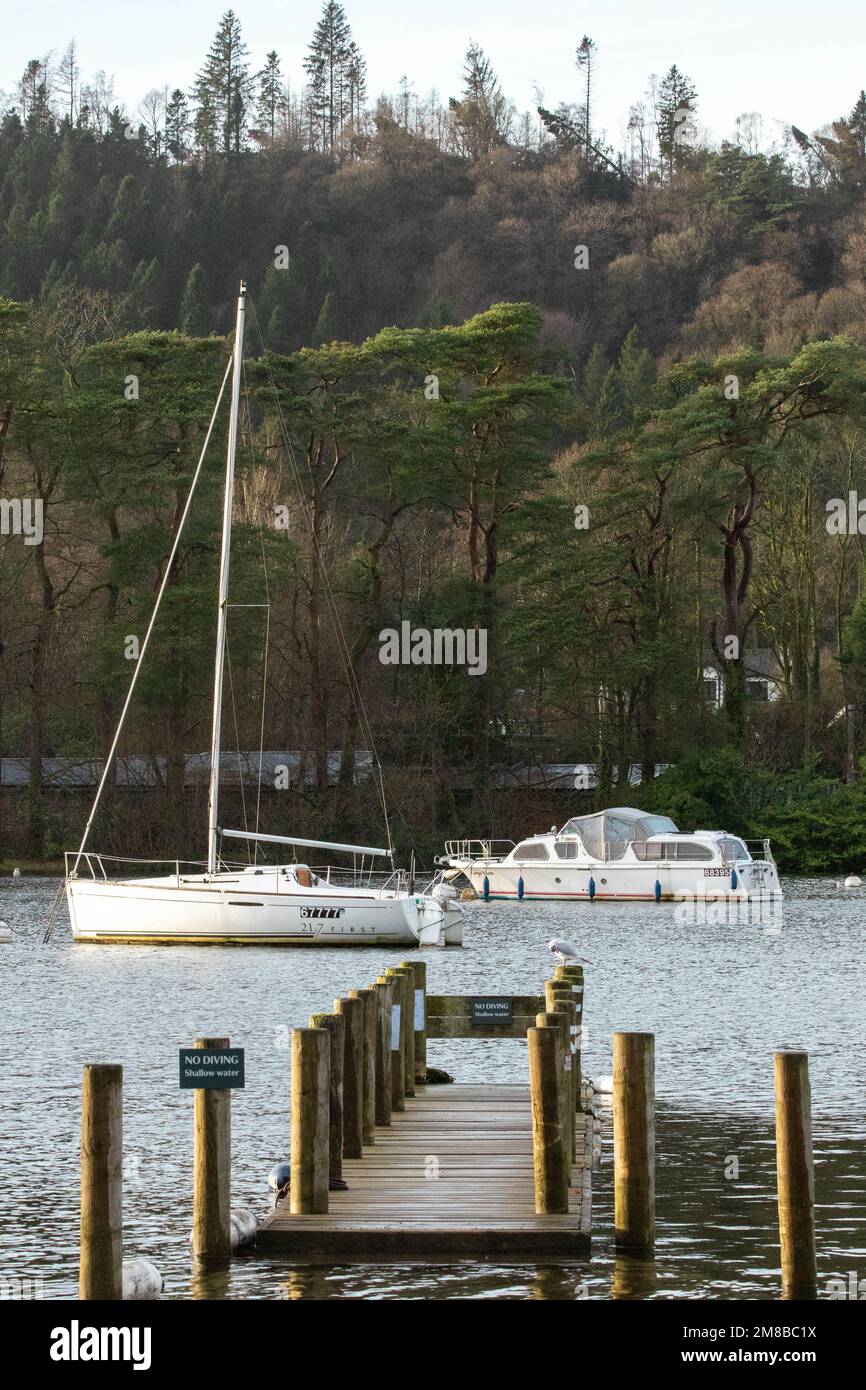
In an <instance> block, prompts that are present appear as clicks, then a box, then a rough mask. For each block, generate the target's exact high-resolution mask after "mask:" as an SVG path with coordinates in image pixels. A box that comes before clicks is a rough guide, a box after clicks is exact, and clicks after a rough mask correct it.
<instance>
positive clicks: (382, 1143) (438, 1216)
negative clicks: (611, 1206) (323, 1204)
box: [256, 1085, 592, 1263]
mask: <svg viewBox="0 0 866 1390" xmlns="http://www.w3.org/2000/svg"><path fill="white" fill-rule="evenodd" d="M575 1119H576V1125H577V1142H576V1157H577V1161H576V1163H575V1164H574V1166H573V1168H572V1169H571V1185H570V1189H569V1208H570V1210H569V1212H568V1214H565V1213H563V1214H560V1215H544V1216H537V1215H536V1213H535V1195H534V1182H533V1150H532V1116H531V1108H530V1092H529V1087H528V1086H521V1085H445V1086H429V1085H428V1086H420V1085H419V1086H417V1087H416V1092H415V1095H414V1096H407V1098H406V1109H405V1110H404V1111H395V1112H394V1113H393V1114H392V1117H391V1124H390V1126H377V1127H376V1131H375V1138H374V1141H373V1143H372V1144H371V1145H370V1146H369V1147H365V1150H364V1154H363V1157H362V1158H354V1159H352V1158H349V1159H345V1158H344V1160H343V1164H342V1171H343V1178H344V1179H345V1181H346V1182H347V1183H348V1189H347V1190H346V1191H335V1192H330V1193H329V1201H328V1207H329V1210H328V1212H327V1213H326V1214H322V1215H294V1214H292V1213H291V1212H290V1211H289V1203H288V1200H285V1201H283V1202H281V1203H280V1204H279V1206H278V1207H277V1208H276V1210H275V1211H273V1212H272V1213H271V1214H270V1215H269V1216H268V1217H267V1218H266V1219H265V1220H264V1222H263V1223H262V1224H261V1225H260V1226H259V1229H258V1235H257V1242H256V1243H257V1248H258V1249H259V1251H261V1252H262V1253H265V1254H272V1253H274V1254H276V1253H279V1254H282V1255H291V1256H293V1257H298V1258H300V1259H304V1260H315V1261H317V1262H327V1263H331V1262H338V1261H339V1260H340V1259H341V1258H343V1257H351V1258H352V1259H354V1260H357V1259H378V1260H400V1261H405V1260H414V1261H418V1260H430V1259H436V1260H440V1261H441V1260H443V1259H448V1260H454V1259H461V1258H462V1259H476V1260H477V1259H495V1260H497V1261H506V1262H509V1261H510V1262H519V1263H524V1262H526V1261H527V1260H531V1261H532V1262H537V1261H539V1260H547V1261H555V1262H556V1263H561V1262H562V1261H564V1260H584V1259H586V1258H587V1256H588V1255H589V1252H590V1223H591V1168H592V1157H591V1156H592V1116H591V1115H589V1114H584V1113H582V1112H581V1113H578V1114H577V1115H576V1117H575Z"/></svg>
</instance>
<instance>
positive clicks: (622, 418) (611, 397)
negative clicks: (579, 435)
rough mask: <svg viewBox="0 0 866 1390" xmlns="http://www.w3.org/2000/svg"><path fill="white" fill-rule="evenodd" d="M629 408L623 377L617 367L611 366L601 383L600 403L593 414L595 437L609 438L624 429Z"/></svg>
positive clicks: (593, 435) (593, 436) (592, 433)
mask: <svg viewBox="0 0 866 1390" xmlns="http://www.w3.org/2000/svg"><path fill="white" fill-rule="evenodd" d="M628 417H629V409H628V404H627V402H626V398H625V392H624V390H623V384H622V377H621V376H620V374H619V372H618V371H617V369H616V367H611V368H610V370H609V372H608V373H607V375H606V376H605V378H604V381H603V382H602V384H601V391H600V392H599V396H598V403H597V405H596V407H595V410H594V411H593V414H592V431H591V436H592V438H593V439H607V438H609V436H610V435H612V434H616V432H617V431H618V430H621V429H624V427H625V426H626V424H627V423H628Z"/></svg>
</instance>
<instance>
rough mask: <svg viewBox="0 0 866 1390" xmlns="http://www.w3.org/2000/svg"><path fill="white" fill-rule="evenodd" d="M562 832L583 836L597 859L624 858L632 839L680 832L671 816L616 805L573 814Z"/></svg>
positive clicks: (641, 839)
mask: <svg viewBox="0 0 866 1390" xmlns="http://www.w3.org/2000/svg"><path fill="white" fill-rule="evenodd" d="M559 833H560V834H561V835H579V836H580V838H581V840H582V841H583V845H584V848H585V849H586V851H587V853H588V854H590V855H591V856H592V857H593V859H606V860H609V859H621V858H622V856H623V855H624V854H625V851H626V848H627V846H628V845H630V844H631V843H632V841H634V840H637V841H639V842H640V841H643V840H647V839H649V837H650V836H651V835H663V834H671V833H672V834H677V827H676V825H675V824H674V822H673V821H672V820H671V819H670V817H669V816H653V815H650V814H649V813H648V812H646V811H640V810H637V809H636V808H635V807H634V806H614V807H612V809H611V810H609V811H599V812H597V814H596V815H594V816H573V817H572V819H571V820H570V821H567V822H566V824H565V825H564V826H563V827H562V830H561V831H560V832H559Z"/></svg>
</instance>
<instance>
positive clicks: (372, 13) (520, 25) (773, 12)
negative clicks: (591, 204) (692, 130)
mask: <svg viewBox="0 0 866 1390" xmlns="http://www.w3.org/2000/svg"><path fill="white" fill-rule="evenodd" d="M224 8H227V6H226V5H225V4H224V3H223V0H0V15H2V34H3V41H2V46H0V91H5V92H6V93H11V92H12V91H13V90H14V88H15V85H16V82H17V80H18V78H19V76H20V74H21V72H22V71H23V69H24V65H25V63H26V62H27V61H28V60H29V59H30V58H34V57H42V56H43V55H44V54H45V53H47V52H49V51H51V50H53V51H54V52H55V53H56V54H57V55H59V54H60V53H61V52H62V51H63V49H64V48H65V46H66V44H67V43H68V41H69V39H70V38H72V37H74V38H75V39H76V40H77V43H78V47H79V56H80V62H81V66H82V70H83V72H84V75H85V77H87V76H89V75H91V74H92V73H94V72H96V71H97V70H98V69H100V68H101V69H104V70H105V71H106V72H107V73H109V74H113V75H114V78H115V90H116V93H117V96H118V98H119V99H120V100H121V101H122V102H123V103H124V104H125V106H126V108H127V110H128V112H129V113H130V114H134V113H135V110H136V108H137V106H138V103H139V102H140V100H141V98H142V97H143V96H144V94H145V92H147V91H148V90H150V89H152V88H154V87H156V88H162V87H163V86H164V85H166V84H167V85H168V87H169V88H173V87H178V86H179V87H183V88H184V89H186V90H188V89H189V86H190V83H191V80H192V77H193V75H194V73H195V72H196V70H197V69H198V68H199V67H200V66H201V63H202V60H203V58H204V55H205V53H206V52H207V49H208V47H209V45H210V42H211V39H212V37H213V34H214V31H215V29H216V26H217V24H218V22H219V19H220V16H221V14H222V13H223V11H224ZM344 8H345V10H346V13H347V15H348V18H349V21H350V24H351V26H352V32H353V35H354V37H355V39H356V41H357V42H358V44H359V45H360V47H361V49H362V51H363V52H364V54H365V56H366V58H367V65H368V88H369V93H370V96H371V97H375V96H376V95H377V94H378V93H379V92H382V91H385V92H396V90H397V87H398V84H399V81H400V78H401V76H402V75H403V74H404V73H405V74H406V75H407V76H408V77H409V79H410V80H411V82H412V84H413V86H414V88H415V90H416V91H417V92H418V94H419V95H423V94H426V93H427V92H429V90H430V88H431V87H436V88H437V90H438V91H439V94H440V97H442V98H443V99H446V100H447V98H448V97H449V96H457V95H459V92H460V86H461V69H462V59H463V54H464V53H465V50H466V46H467V44H468V43H469V41H470V40H474V41H475V42H477V43H479V44H481V46H482V47H483V48H484V49H485V51H486V52H487V54H488V56H489V58H490V59H491V61H492V63H493V66H494V68H495V70H496V72H497V75H498V77H499V79H500V82H501V84H502V87H503V90H504V91H505V93H506V94H507V95H508V96H510V97H511V98H512V99H513V100H514V101H515V103H516V105H517V107H518V109H519V110H521V111H522V110H526V109H531V108H533V107H534V105H535V104H536V103H535V100H534V90H535V87H536V85H537V86H538V87H540V88H541V90H542V93H543V100H544V104H545V105H548V106H555V105H556V104H557V103H558V102H559V101H563V100H564V101H574V100H576V99H577V98H578V95H579V84H580V78H579V75H578V73H577V71H576V69H575V66H574V50H575V48H576V46H577V43H578V42H579V40H580V37H581V35H582V34H585V33H586V34H589V35H590V36H591V37H592V38H593V39H594V40H595V42H596V44H597V48H598V64H597V82H596V91H597V100H596V101H595V102H594V117H595V126H596V129H602V128H603V129H604V130H606V132H607V136H608V139H609V140H610V142H611V143H612V144H614V145H618V144H619V142H620V140H621V137H622V132H623V130H624V128H625V123H626V121H627V119H628V110H629V107H630V105H631V104H632V103H633V102H635V101H637V100H639V99H640V98H641V97H642V96H643V94H644V92H645V89H646V86H647V82H648V79H649V76H650V74H651V73H657V74H663V73H664V72H665V71H666V70H667V69H668V68H669V67H670V65H671V64H672V63H676V64H677V66H678V67H679V68H680V69H681V70H682V71H684V72H685V73H686V74H687V75H688V76H689V77H690V78H691V79H692V82H693V84H694V86H695V87H696V88H697V91H698V124H699V125H700V126H701V127H704V128H706V129H707V130H708V132H709V133H710V135H711V136H712V137H714V138H715V139H717V140H720V139H725V138H729V137H730V136H731V135H732V133H733V131H734V127H735V121H736V118H737V116H738V115H740V114H741V113H742V112H746V111H759V112H760V113H761V114H762V115H763V116H764V118H765V121H766V127H765V137H766V140H767V143H769V142H770V141H772V139H773V137H774V135H775V134H776V132H777V131H780V128H781V125H784V124H790V123H791V122H793V123H794V124H795V125H798V126H800V127H803V128H805V129H807V130H813V129H815V128H816V127H818V126H822V125H825V124H827V123H828V122H829V121H831V120H833V119H834V118H835V117H837V116H839V115H843V114H846V113H847V112H848V111H850V109H851V107H852V106H853V105H854V102H855V100H856V97H857V94H858V93H859V91H860V89H861V88H862V87H864V86H866V45H864V39H866V6H864V5H863V3H862V0H823V3H821V4H818V5H816V4H815V2H814V0H714V3H712V4H708V3H706V0H704V3H703V4H702V5H700V6H696V5H695V4H691V5H687V4H686V3H685V0H677V2H675V0H664V2H663V3H662V0H589V2H588V3H575V0H544V3H543V4H538V5H535V6H531V5H528V4H527V3H526V0H434V3H432V4H431V3H424V4H415V5H408V4H407V3H406V0H344ZM234 9H235V12H236V14H237V15H238V17H239V18H240V21H241V25H242V29H243V34H244V38H245V40H246V43H247V46H248V47H249V49H250V58H251V61H252V64H253V67H254V68H255V69H257V68H258V67H260V66H261V65H262V62H263V60H264V56H265V54H266V53H267V51H268V50H269V49H271V48H276V49H277V52H278V53H279V54H280V57H281V60H282V66H283V72H284V73H285V75H286V76H287V77H289V78H291V79H292V81H293V84H295V85H297V86H300V83H301V80H302V77H303V69H302V61H303V57H304V53H305V51H306V48H307V45H308V43H309V40H310V37H311V35H312V32H313V28H314V26H315V23H316V20H317V18H318V16H319V14H320V12H321V9H322V0H237V3H236V4H235V5H234ZM774 122H778V123H780V124H779V125H774Z"/></svg>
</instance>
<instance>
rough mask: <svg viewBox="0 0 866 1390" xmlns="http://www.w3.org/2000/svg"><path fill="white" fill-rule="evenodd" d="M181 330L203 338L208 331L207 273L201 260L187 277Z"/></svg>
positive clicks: (181, 310)
mask: <svg viewBox="0 0 866 1390" xmlns="http://www.w3.org/2000/svg"><path fill="white" fill-rule="evenodd" d="M179 322H180V330H181V332H182V333H186V334H187V336H188V337H190V338H201V337H203V336H204V335H205V333H207V328H208V324H207V313H206V310H205V275H204V269H203V267H202V265H201V263H200V262H198V261H197V262H196V264H195V265H194V266H193V268H192V270H191V271H190V272H189V275H188V276H187V279H186V284H185V286H184V290H183V299H182V300H181V302H180V315H179Z"/></svg>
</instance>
